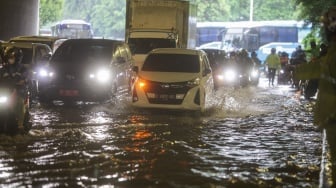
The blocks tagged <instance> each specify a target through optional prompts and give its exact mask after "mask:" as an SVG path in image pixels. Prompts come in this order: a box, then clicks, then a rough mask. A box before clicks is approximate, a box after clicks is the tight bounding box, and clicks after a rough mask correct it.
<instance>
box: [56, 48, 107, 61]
mask: <svg viewBox="0 0 336 188" xmlns="http://www.w3.org/2000/svg"><path fill="white" fill-rule="evenodd" d="M112 52H113V45H112V44H111V43H91V44H90V43H72V44H69V43H68V44H67V45H64V46H63V45H61V46H60V47H59V48H58V49H57V50H56V52H55V55H54V59H53V61H57V62H58V63H62V62H63V63H67V62H71V63H72V64H82V63H110V62H111V58H112Z"/></svg>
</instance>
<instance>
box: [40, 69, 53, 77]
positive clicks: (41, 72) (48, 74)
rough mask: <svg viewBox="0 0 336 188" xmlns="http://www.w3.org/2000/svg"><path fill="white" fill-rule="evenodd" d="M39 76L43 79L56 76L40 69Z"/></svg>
mask: <svg viewBox="0 0 336 188" xmlns="http://www.w3.org/2000/svg"><path fill="white" fill-rule="evenodd" d="M39 75H40V76H41V77H52V76H53V75H54V73H53V72H49V71H47V70H46V69H40V71H39Z"/></svg>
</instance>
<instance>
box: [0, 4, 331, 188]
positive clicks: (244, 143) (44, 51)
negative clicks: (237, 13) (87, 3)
mask: <svg viewBox="0 0 336 188" xmlns="http://www.w3.org/2000/svg"><path fill="white" fill-rule="evenodd" d="M177 7H178V8H177ZM126 9H127V10H126V20H127V21H126V25H125V39H124V40H117V39H106V38H98V37H94V34H93V33H92V28H91V24H90V23H88V22H85V21H83V20H62V21H60V22H57V23H56V24H55V25H53V26H52V32H53V33H57V34H56V36H42V35H25V36H15V37H12V38H11V39H10V40H8V41H0V42H1V43H0V44H1V46H0V47H1V48H0V49H1V51H0V53H1V56H0V61H1V68H0V74H1V76H2V77H3V79H2V80H1V81H0V143H1V144H0V153H1V155H0V169H1V171H2V172H0V186H3V187H29V186H30V187H69V186H70V187H323V186H324V185H325V182H326V181H327V179H329V178H330V169H329V168H328V165H329V163H328V160H330V158H329V157H330V156H328V151H329V150H328V149H329V148H328V146H327V144H326V143H325V142H326V133H325V132H323V131H321V130H320V129H319V128H318V127H317V126H315V125H314V123H313V111H314V105H315V102H316V97H317V95H318V89H317V86H315V85H314V86H311V82H309V80H303V79H302V80H299V79H297V78H296V77H295V76H294V73H295V68H296V64H295V62H296V61H299V60H298V59H299V58H302V57H303V55H302V53H301V52H302V51H300V50H301V49H299V48H298V46H299V44H298V43H295V44H294V45H295V46H294V47H293V46H291V47H290V50H288V49H286V50H287V51H285V49H284V48H283V47H284V46H285V43H277V42H273V41H267V44H268V43H269V44H274V45H276V46H270V47H269V46H267V45H264V44H261V43H260V44H258V45H257V46H251V45H250V44H248V45H249V46H244V45H245V44H246V43H244V41H242V42H241V43H240V44H238V43H233V42H232V41H234V38H232V37H234V36H236V34H235V35H231V34H230V29H231V28H229V29H228V30H227V31H226V33H224V34H225V35H224V36H223V39H225V40H223V41H224V42H223V41H221V42H220V43H218V41H216V43H215V42H209V43H204V45H201V44H199V45H197V47H196V43H195V40H194V37H195V35H192V32H188V31H191V30H194V31H195V32H196V30H197V29H201V27H200V28H198V27H196V26H197V24H196V20H194V19H191V18H193V17H196V15H195V13H196V11H195V9H196V6H195V5H194V4H193V3H190V2H189V1H179V0H170V1H169V3H167V2H165V0H156V1H146V0H137V1H133V0H127V1H126ZM149 10H150V11H149ZM145 12H150V13H151V14H152V15H151V17H160V16H162V17H163V16H167V17H169V19H171V21H167V22H151V18H150V17H149V16H148V15H146V14H144V13H145ZM162 12H165V14H162ZM167 20H168V19H167ZM293 23H294V25H295V27H297V26H296V24H297V22H292V21H291V22H290V24H289V25H291V26H285V25H286V24H288V23H287V22H286V23H285V22H283V23H281V24H283V27H290V28H289V29H293V28H292V25H293ZM165 24H166V25H165ZM274 24H280V23H268V22H267V23H266V22H258V23H256V24H255V25H253V24H252V25H250V26H248V27H251V28H249V29H248V30H244V32H243V30H242V32H241V35H242V37H241V38H242V39H246V40H247V41H251V40H252V39H255V38H249V37H255V36H262V35H263V34H262V33H258V34H255V33H248V32H252V31H253V32H254V31H256V30H257V31H260V32H262V31H264V30H265V29H266V28H271V27H274ZM245 26H246V22H242V23H239V24H237V25H232V28H233V29H234V31H237V30H238V29H237V28H241V27H245ZM202 27H203V26H202ZM226 27H227V26H226ZM167 28H169V29H167ZM253 28H259V29H256V30H253ZM274 28H275V27H274ZM245 29H246V28H245ZM296 29H298V28H296ZM279 32H281V31H279ZM279 36H280V37H281V33H280V34H279ZM279 36H278V37H279ZM225 37H226V38H225ZM230 37H231V38H230ZM262 40H263V39H262V38H259V39H258V41H262ZM265 40H266V39H265ZM295 40H297V39H295ZM209 44H216V46H215V47H213V46H209ZM286 44H288V43H286ZM291 44H292V43H291ZM245 47H246V48H245ZM266 48H267V49H266ZM275 49H281V50H282V51H281V50H278V51H277V50H275ZM265 51H267V52H266V54H267V55H265V57H262V58H263V59H260V57H258V55H261V54H262V53H264V52H265ZM321 53H322V52H321ZM269 54H271V55H274V56H277V58H278V59H279V62H278V65H277V66H278V67H279V69H277V70H275V71H278V72H275V73H274V75H273V76H272V74H270V72H272V69H275V68H273V67H271V66H270V64H269V63H266V62H267V61H269V59H268V58H269V56H271V55H269ZM304 58H306V57H304ZM310 87H314V88H310Z"/></svg>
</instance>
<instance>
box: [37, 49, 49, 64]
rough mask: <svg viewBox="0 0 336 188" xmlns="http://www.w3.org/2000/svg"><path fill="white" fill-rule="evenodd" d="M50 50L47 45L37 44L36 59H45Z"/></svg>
mask: <svg viewBox="0 0 336 188" xmlns="http://www.w3.org/2000/svg"><path fill="white" fill-rule="evenodd" d="M49 52H50V51H49V50H48V49H47V48H46V47H45V46H37V47H36V52H35V53H36V54H35V61H36V62H39V61H41V60H43V59H44V58H45V57H46V56H47V55H48V53H49Z"/></svg>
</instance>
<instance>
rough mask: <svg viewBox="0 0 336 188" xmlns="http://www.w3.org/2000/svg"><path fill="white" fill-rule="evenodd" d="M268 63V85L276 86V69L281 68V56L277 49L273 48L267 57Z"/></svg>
mask: <svg viewBox="0 0 336 188" xmlns="http://www.w3.org/2000/svg"><path fill="white" fill-rule="evenodd" d="M266 65H267V66H268V85H269V86H271V84H272V86H274V78H275V74H276V71H277V70H279V69H280V67H281V64H280V57H279V56H278V54H276V49H275V48H272V49H271V54H269V55H268V56H267V57H266Z"/></svg>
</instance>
